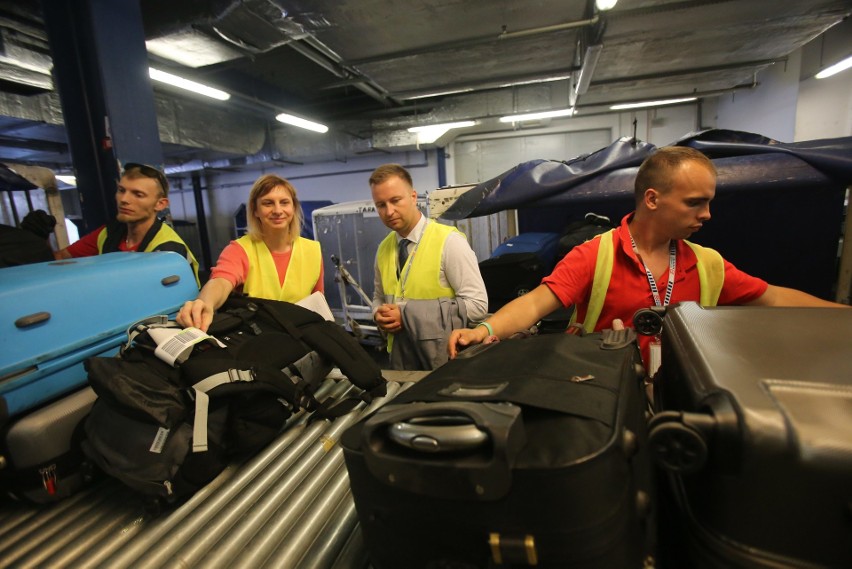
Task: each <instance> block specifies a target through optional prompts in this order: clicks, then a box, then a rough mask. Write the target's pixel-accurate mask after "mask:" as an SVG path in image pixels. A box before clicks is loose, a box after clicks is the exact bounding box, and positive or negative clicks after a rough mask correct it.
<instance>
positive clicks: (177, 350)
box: [148, 326, 225, 367]
mask: <svg viewBox="0 0 852 569" xmlns="http://www.w3.org/2000/svg"><path fill="white" fill-rule="evenodd" d="M148 335H149V336H150V337H151V339H152V340H154V342H155V343H156V344H157V347H156V349H155V350H154V355H156V356H157V357H158V358H160V359H161V360H163V361H164V362H166V363H167V364H169V365H170V366H172V367H177V366H178V365H179V364H182V363H183V362H185V361H186V360H187V358H188V357H189V354H190V353H191V352H192V348H193V347H194V346H195V345H196V344H198V343H200V342H204V341H206V340H209V341H211V342H213V343H214V344H216V345H217V346H219V347H220V348H224V347H225V345H224V344H223V343H222V342H220V341H219V340H217V339H216V338H214V337H213V336H211V335H210V334H207V333H206V332H202V331H201V330H199V329H198V328H194V327H192V326H190V327H189V328H159V327H152V328H148Z"/></svg>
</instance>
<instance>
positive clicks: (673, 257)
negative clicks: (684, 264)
mask: <svg viewBox="0 0 852 569" xmlns="http://www.w3.org/2000/svg"><path fill="white" fill-rule="evenodd" d="M628 234H629V235H630V245H632V246H633V252H634V253H635V254H636V258H637V259H639V260H640V261H641V262H642V267H644V268H645V276H646V277H648V284H649V285H650V286H651V295H652V296H653V297H654V304H655V305H657V306H668V305H669V302H671V300H672V290H674V280H675V266H676V265H677V248H676V247H675V242H674V240H672V241H671V244H670V246H669V283H668V284H667V285H666V298H665V299H664V301H663V304H660V291H659V289H658V288H657V281H656V280H654V275H653V274H652V273H651V271H650V270H649V269H648V265H646V264H645V260H644V259H643V258H642V255H640V254H639V249H638V248H637V247H636V241H634V240H633V235H632V234H630V233H629V232H628Z"/></svg>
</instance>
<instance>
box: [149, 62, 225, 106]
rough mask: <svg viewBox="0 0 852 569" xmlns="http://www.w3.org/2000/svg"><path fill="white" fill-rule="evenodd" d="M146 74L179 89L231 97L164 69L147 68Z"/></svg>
mask: <svg viewBox="0 0 852 569" xmlns="http://www.w3.org/2000/svg"><path fill="white" fill-rule="evenodd" d="M148 74H149V75H150V76H151V79H153V80H154V81H159V82H160V83H166V84H167V85H172V86H173V87H178V88H180V89H186V90H187V91H192V92H193V93H198V94H200V95H204V96H207V97H210V98H212V99H218V100H220V101H227V100H228V99H230V98H231V95H230V94H228V93H226V92H224V91H220V90H219V89H214V88H213V87H208V86H207V85H202V84H201V83H196V82H195V81H190V80H189V79H184V78H183V77H178V76H177V75H172V74H171V73H166V72H165V71H160V70H159V69H154V68H153V67H149V68H148Z"/></svg>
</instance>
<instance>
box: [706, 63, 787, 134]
mask: <svg viewBox="0 0 852 569" xmlns="http://www.w3.org/2000/svg"><path fill="white" fill-rule="evenodd" d="M800 65H801V52H800V51H796V52H794V53H793V54H791V55H790V57H789V58H788V61H787V63H776V64H775V65H770V66H769V67H768V68H766V69H765V70H764V71H761V72H760V73H758V75H757V86H756V87H755V88H753V89H742V90H739V91H735V92H734V93H731V94H728V95H722V96H721V97H719V101H718V109H717V117H716V125H717V127H718V128H724V129H730V130H742V131H746V132H754V133H757V134H762V135H764V136H768V137H769V138H773V139H775V140H778V141H779V142H793V140H794V138H795V137H794V135H795V127H796V106H797V101H798V95H799V69H800Z"/></svg>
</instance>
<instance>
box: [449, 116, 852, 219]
mask: <svg viewBox="0 0 852 569" xmlns="http://www.w3.org/2000/svg"><path fill="white" fill-rule="evenodd" d="M673 145H677V146H690V147H693V148H696V149H697V150H700V151H702V152H704V153H705V154H707V155H708V156H709V157H710V158H711V159H712V160H713V162H714V164H715V165H716V168H717V170H718V171H719V179H718V182H717V191H718V192H724V191H726V190H729V189H733V188H742V187H750V188H752V189H765V188H766V187H767V186H772V185H776V184H777V183H778V182H779V180H778V179H777V178H778V176H774V175H772V174H771V171H775V172H778V173H781V174H783V176H782V177H783V179H784V181H785V182H784V183H789V184H793V185H802V184H808V185H809V184H813V183H814V182H821V183H832V182H833V183H835V184H839V185H842V186H846V185H849V184H852V137H845V138H834V139H827V140H812V141H807V142H796V143H781V142H778V141H775V140H772V139H770V138H766V137H765V136H761V135H759V134H752V133H748V132H739V131H732V130H719V129H712V130H706V131H703V132H699V133H695V134H690V135H687V136H686V137H684V138H682V139H680V140H678V141H676V142H674V143H673ZM656 148H657V147H656V146H654V145H653V144H649V143H647V142H642V141H639V140H636V139H633V138H621V139H619V140H616V141H615V142H613V143H612V144H610V145H609V146H607V147H606V148H602V149H601V150H598V151H596V152H592V153H591V154H584V155H581V156H578V157H576V158H572V159H571V160H565V161H558V160H531V161H529V162H523V163H521V164H518V165H517V166H515V167H514V168H512V169H510V170H507V171H506V172H504V173H502V174H500V175H499V176H497V177H495V178H492V179H490V180H488V181H486V182H482V183H481V184H479V185H477V186H476V187H474V188H472V189H471V190H469V191H468V192H466V193H465V194H464V195H463V196H461V197H460V198H459V199H458V200H457V201H456V202H455V203H454V204H453V205H452V206H451V207H450V208H449V209H448V210H447V211H446V212H444V214H443V215H442V217H443V218H444V219H451V220H456V219H466V218H469V217H479V216H483V215H489V214H492V213H496V212H499V211H503V210H506V209H521V208H531V207H549V206H553V205H559V204H562V205H564V204H571V203H582V202H584V201H589V200H602V199H607V198H618V197H623V196H624V195H625V194H632V192H633V180H634V178H635V176H636V170H637V169H638V167H639V165H640V164H641V163H642V161H643V160H644V159H645V158H647V157H648V156H649V155H651V154H653V152H654V151H655V150H656Z"/></svg>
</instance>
